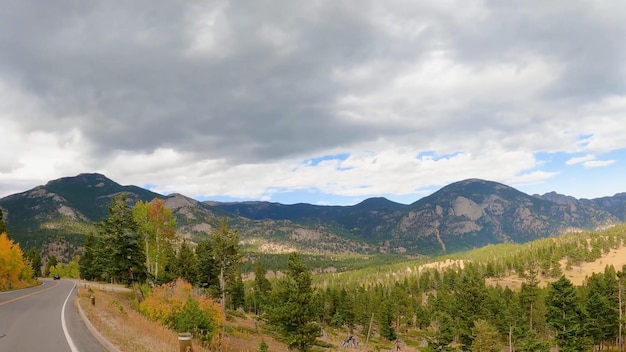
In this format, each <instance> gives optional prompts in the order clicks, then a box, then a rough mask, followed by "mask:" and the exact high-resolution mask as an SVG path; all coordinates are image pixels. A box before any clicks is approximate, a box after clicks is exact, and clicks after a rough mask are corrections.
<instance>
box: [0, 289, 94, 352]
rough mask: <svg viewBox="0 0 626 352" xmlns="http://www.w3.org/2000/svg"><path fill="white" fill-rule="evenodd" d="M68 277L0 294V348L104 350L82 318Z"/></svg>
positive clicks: (16, 350)
mask: <svg viewBox="0 0 626 352" xmlns="http://www.w3.org/2000/svg"><path fill="white" fill-rule="evenodd" d="M74 287H75V283H74V281H71V280H58V281H53V280H49V279H43V280H42V285H41V286H38V287H33V288H29V289H25V290H19V291H12V292H4V293H0V351H7V352H8V351H11V352H21V351H23V352H33V351H46V352H100V351H106V350H105V349H104V348H103V347H102V346H101V345H100V344H99V343H98V342H97V341H96V339H95V338H94V337H93V336H92V335H91V334H90V333H89V331H88V330H87V327H86V326H85V324H84V323H83V322H82V321H81V319H80V317H79V315H78V312H77V311H76V307H75V306H74V303H73V302H74V298H75V295H76V290H74Z"/></svg>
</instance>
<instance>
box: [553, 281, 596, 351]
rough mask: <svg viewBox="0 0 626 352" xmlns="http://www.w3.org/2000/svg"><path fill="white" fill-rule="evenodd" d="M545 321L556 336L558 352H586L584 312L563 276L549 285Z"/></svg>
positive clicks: (587, 344) (569, 283)
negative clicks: (583, 324) (583, 323)
mask: <svg viewBox="0 0 626 352" xmlns="http://www.w3.org/2000/svg"><path fill="white" fill-rule="evenodd" d="M546 305H547V307H548V314H547V317H546V319H547V321H548V324H549V325H550V327H551V328H552V329H554V332H555V334H556V336H555V340H556V342H557V344H558V346H559V351H563V352H580V351H586V350H587V349H588V347H589V341H588V339H587V338H586V336H585V331H584V329H583V326H582V322H583V320H584V318H585V317H584V311H583V310H582V307H581V306H580V303H579V297H578V292H577V291H576V288H574V286H573V285H572V283H571V281H569V280H568V279H567V278H565V276H561V278H560V279H558V280H557V281H555V282H553V283H552V284H550V287H549V289H548V295H547V297H546Z"/></svg>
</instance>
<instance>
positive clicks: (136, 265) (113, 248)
mask: <svg viewBox="0 0 626 352" xmlns="http://www.w3.org/2000/svg"><path fill="white" fill-rule="evenodd" d="M98 227H99V230H100V236H101V237H102V241H100V242H99V243H100V244H101V245H102V246H101V247H100V246H99V248H98V252H99V253H98V254H97V256H99V257H100V260H102V264H103V271H104V272H105V275H106V276H107V278H110V279H111V280H113V281H121V282H125V283H127V284H131V283H133V282H135V281H143V280H145V279H146V278H147V276H148V273H147V268H146V255H145V252H144V250H143V246H142V242H141V238H140V235H139V234H138V233H137V224H136V222H135V220H134V219H133V214H132V210H131V209H130V207H129V206H128V203H126V195H125V194H120V195H118V196H115V197H113V199H112V200H111V206H110V207H109V214H108V216H107V217H106V218H105V219H104V220H102V221H101V222H100V223H99V224H98ZM103 256H104V257H103Z"/></svg>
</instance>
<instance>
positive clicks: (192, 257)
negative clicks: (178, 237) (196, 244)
mask: <svg viewBox="0 0 626 352" xmlns="http://www.w3.org/2000/svg"><path fill="white" fill-rule="evenodd" d="M164 261H165V260H164ZM174 261H175V263H174V265H173V266H172V271H173V274H174V275H175V276H176V277H181V278H183V279H185V280H186V281H188V282H190V283H192V284H194V283H196V282H198V261H197V258H196V254H195V253H194V252H193V249H191V246H190V245H189V243H187V241H183V243H181V245H180V248H179V249H178V254H177V255H176V257H175V259H174Z"/></svg>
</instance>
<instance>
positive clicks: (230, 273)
mask: <svg viewBox="0 0 626 352" xmlns="http://www.w3.org/2000/svg"><path fill="white" fill-rule="evenodd" d="M210 241H211V242H212V251H211V256H212V257H213V261H214V263H215V264H216V265H217V269H218V271H219V276H218V279H219V289H220V294H221V302H222V309H223V310H224V314H226V283H227V282H226V281H227V279H229V278H230V279H231V282H233V281H234V280H235V279H236V276H237V275H238V274H239V261H240V260H241V257H242V255H241V249H240V248H239V236H237V234H236V233H235V232H234V231H231V230H230V228H229V227H228V222H227V221H226V219H223V220H222V221H221V222H220V224H219V226H218V228H217V231H214V232H213V233H212V234H211V237H210ZM239 276H240V275H239Z"/></svg>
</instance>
